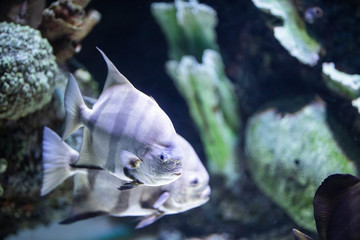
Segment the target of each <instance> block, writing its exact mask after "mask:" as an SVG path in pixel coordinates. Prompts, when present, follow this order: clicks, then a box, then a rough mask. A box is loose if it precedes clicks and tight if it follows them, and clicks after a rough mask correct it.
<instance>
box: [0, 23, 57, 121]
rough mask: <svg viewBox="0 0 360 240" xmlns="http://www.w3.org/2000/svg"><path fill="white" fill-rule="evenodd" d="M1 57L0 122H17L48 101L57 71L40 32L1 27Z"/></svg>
mask: <svg viewBox="0 0 360 240" xmlns="http://www.w3.org/2000/svg"><path fill="white" fill-rule="evenodd" d="M0 54H1V58H0V80H1V81H0V118H3V119H11V120H17V119H19V118H20V117H23V116H26V115H28V114H29V113H32V112H34V111H36V110H38V109H40V108H42V107H43V106H44V105H45V104H47V103H48V102H49V101H50V100H51V96H52V93H53V91H54V88H55V84H56V77H57V75H59V69H58V67H57V64H56V62H55V57H54V55H53V54H52V47H51V46H50V44H49V43H48V41H47V40H46V39H44V38H42V37H41V35H40V32H39V31H37V30H35V29H32V28H30V27H28V26H21V25H17V24H14V23H5V22H3V23H0Z"/></svg>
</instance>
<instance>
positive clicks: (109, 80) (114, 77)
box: [96, 47, 134, 92]
mask: <svg viewBox="0 0 360 240" xmlns="http://www.w3.org/2000/svg"><path fill="white" fill-rule="evenodd" d="M96 48H97V50H99V52H100V53H101V55H102V56H103V58H104V60H105V62H106V65H107V68H108V74H107V77H106V81H105V85H104V89H103V92H104V91H105V90H106V89H108V88H110V87H112V86H114V85H124V86H129V87H134V86H133V85H132V84H131V83H130V81H129V80H128V79H127V78H126V77H125V76H124V75H122V74H121V73H120V72H119V71H118V70H117V68H116V67H115V65H114V64H113V63H112V62H111V61H110V59H109V58H108V57H107V56H106V55H105V53H104V52H103V51H101V50H100V48H98V47H96Z"/></svg>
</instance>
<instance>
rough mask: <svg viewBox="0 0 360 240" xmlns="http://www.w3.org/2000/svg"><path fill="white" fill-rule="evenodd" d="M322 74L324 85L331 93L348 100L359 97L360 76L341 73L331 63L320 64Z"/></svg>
mask: <svg viewBox="0 0 360 240" xmlns="http://www.w3.org/2000/svg"><path fill="white" fill-rule="evenodd" d="M322 72H323V79H324V81H325V84H326V85H327V87H328V88H329V89H330V90H332V91H333V92H335V93H337V94H339V95H340V96H343V97H345V98H348V99H355V98H358V97H360V75H358V74H353V75H351V74H347V73H344V72H341V71H339V70H337V69H336V68H335V64H334V63H331V62H330V63H327V62H324V63H323V64H322Z"/></svg>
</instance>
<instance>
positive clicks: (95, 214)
mask: <svg viewBox="0 0 360 240" xmlns="http://www.w3.org/2000/svg"><path fill="white" fill-rule="evenodd" d="M104 215H108V212H105V211H95V212H86V213H81V214H77V215H74V216H71V217H69V218H67V219H65V220H63V221H61V222H59V224H70V223H74V222H77V221H80V220H85V219H88V218H93V217H98V216H104Z"/></svg>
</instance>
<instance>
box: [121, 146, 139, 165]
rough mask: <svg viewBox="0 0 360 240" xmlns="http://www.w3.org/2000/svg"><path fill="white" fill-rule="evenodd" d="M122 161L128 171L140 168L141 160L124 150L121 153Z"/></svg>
mask: <svg viewBox="0 0 360 240" xmlns="http://www.w3.org/2000/svg"><path fill="white" fill-rule="evenodd" d="M120 159H121V161H122V163H123V165H124V167H126V168H128V169H134V168H138V167H140V164H141V162H142V161H141V159H140V158H139V157H138V156H136V155H135V154H134V153H132V152H129V151H126V150H122V151H121V153H120Z"/></svg>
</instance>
